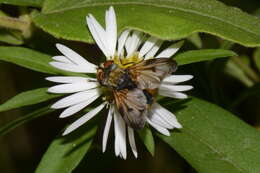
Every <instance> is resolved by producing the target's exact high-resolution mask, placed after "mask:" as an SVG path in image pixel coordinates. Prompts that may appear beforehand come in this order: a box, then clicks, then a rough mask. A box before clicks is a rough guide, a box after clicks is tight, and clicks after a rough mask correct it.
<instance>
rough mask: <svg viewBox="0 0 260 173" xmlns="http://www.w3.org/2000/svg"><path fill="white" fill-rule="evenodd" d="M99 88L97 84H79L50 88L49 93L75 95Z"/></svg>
mask: <svg viewBox="0 0 260 173" xmlns="http://www.w3.org/2000/svg"><path fill="white" fill-rule="evenodd" d="M97 86H99V84H98V83H97V82H77V83H72V84H61V85H56V86H53V87H50V88H49V89H48V92H50V93H57V94H59V93H75V92H80V91H84V90H88V89H92V88H96V87H97Z"/></svg>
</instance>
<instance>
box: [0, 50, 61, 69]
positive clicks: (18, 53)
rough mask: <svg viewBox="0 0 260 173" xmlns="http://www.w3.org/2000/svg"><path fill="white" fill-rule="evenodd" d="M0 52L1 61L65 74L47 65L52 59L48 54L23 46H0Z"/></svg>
mask: <svg viewBox="0 0 260 173" xmlns="http://www.w3.org/2000/svg"><path fill="white" fill-rule="evenodd" d="M0 52H1V54H0V60H2V61H6V62H11V63H14V64H17V65H19V66H22V67H25V68H28V69H31V70H34V71H38V72H43V73H48V74H59V73H64V74H66V72H63V71H60V70H56V69H55V68H53V67H52V66H50V65H49V62H50V61H51V60H52V59H51V56H50V55H46V54H43V53H41V52H37V51H34V50H31V49H28V48H23V47H6V46H0Z"/></svg>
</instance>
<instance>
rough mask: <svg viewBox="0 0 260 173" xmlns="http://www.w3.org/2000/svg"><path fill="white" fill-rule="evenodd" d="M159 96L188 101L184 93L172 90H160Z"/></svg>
mask: <svg viewBox="0 0 260 173" xmlns="http://www.w3.org/2000/svg"><path fill="white" fill-rule="evenodd" d="M159 95H161V96H165V97H171V98H176V99H186V98H188V96H187V95H186V94H184V93H181V92H173V91H170V90H164V89H161V88H159Z"/></svg>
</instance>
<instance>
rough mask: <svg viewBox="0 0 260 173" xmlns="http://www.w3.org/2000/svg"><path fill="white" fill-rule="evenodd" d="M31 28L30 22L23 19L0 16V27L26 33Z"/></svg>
mask: <svg viewBox="0 0 260 173" xmlns="http://www.w3.org/2000/svg"><path fill="white" fill-rule="evenodd" d="M29 26H30V23H29V22H26V21H23V20H21V19H18V18H14V17H8V16H0V27H3V28H8V29H15V30H20V31H22V32H25V31H26V30H27V29H28V27H29Z"/></svg>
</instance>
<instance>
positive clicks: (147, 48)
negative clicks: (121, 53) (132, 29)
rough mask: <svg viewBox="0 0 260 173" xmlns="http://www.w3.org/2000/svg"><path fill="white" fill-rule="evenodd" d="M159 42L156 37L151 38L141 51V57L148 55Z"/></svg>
mask: <svg viewBox="0 0 260 173" xmlns="http://www.w3.org/2000/svg"><path fill="white" fill-rule="evenodd" d="M157 41H158V39H157V38H155V37H150V38H148V40H147V41H146V42H145V43H144V45H143V46H142V48H141V50H140V51H139V57H143V56H144V55H145V54H146V53H148V52H149V51H150V50H151V49H152V48H153V47H154V45H155V44H156V42H157Z"/></svg>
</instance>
